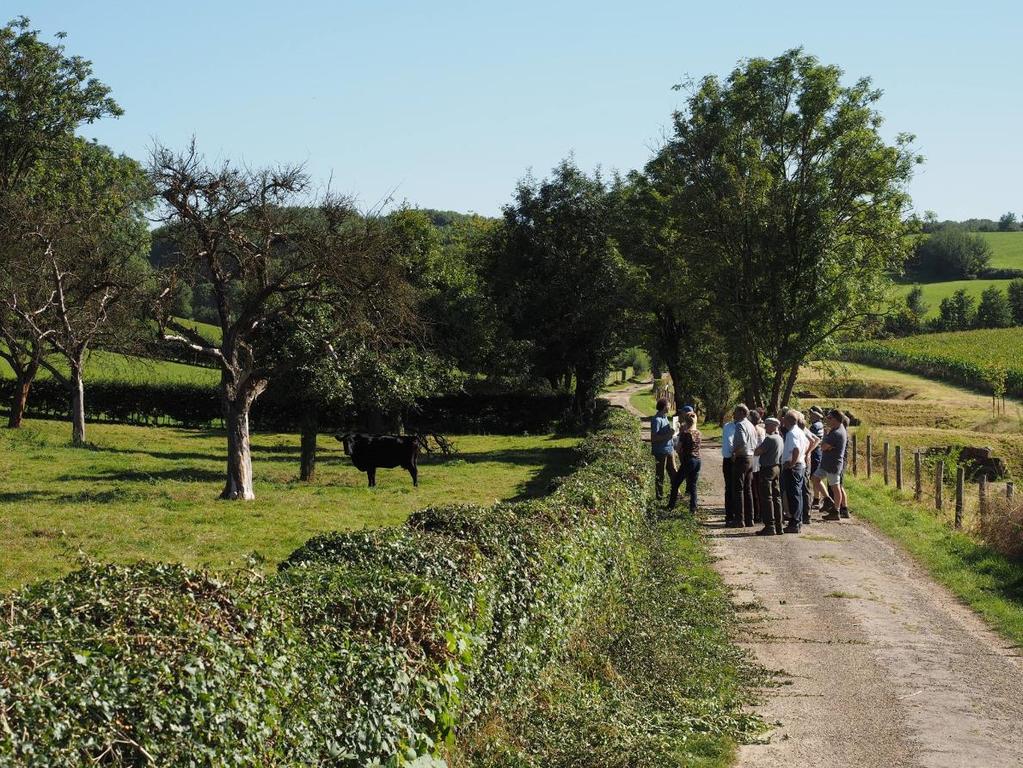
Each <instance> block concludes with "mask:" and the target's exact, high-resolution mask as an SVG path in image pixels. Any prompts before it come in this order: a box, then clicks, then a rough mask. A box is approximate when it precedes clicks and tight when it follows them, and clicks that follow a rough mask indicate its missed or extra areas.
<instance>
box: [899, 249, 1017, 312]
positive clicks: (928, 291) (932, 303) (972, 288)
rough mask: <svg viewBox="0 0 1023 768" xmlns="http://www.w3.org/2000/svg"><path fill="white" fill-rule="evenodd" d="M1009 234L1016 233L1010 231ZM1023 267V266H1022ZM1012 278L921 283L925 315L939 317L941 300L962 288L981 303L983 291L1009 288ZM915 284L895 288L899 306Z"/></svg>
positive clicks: (903, 302)
mask: <svg viewBox="0 0 1023 768" xmlns="http://www.w3.org/2000/svg"><path fill="white" fill-rule="evenodd" d="M1008 234H1015V233H1014V232H1013V233H1008ZM1020 268H1021V269H1023V267H1020ZM1010 282H1012V281H1011V280H950V281H948V282H947V283H921V284H920V288H921V289H922V290H923V296H924V303H925V304H927V314H926V315H925V317H927V318H928V319H930V318H933V317H937V316H938V310H939V308H940V307H941V300H942V299H947V298H948V297H949V296H951V295H952V294H953V293H955V292H956V291H958V290H959V289H960V288H962V289H963V290H965V291H966V293H967V294H968V295H970V296H972V297H973V298H974V299H976V300H977V303H980V294H981V293H983V292H984V291H985V290H986V289H987V288H989V287H991V286H992V285H993V286H995V287H997V288H1000V289H1002V290H1003V291H1004V290H1006V289H1007V288H1008V285H1009V283H1010ZM913 287H914V286H913V285H897V286H895V289H894V301H895V302H896V303H897V304H898V305H899V306H905V303H906V295H907V294H908V293H909V292H910V291H911V290H913Z"/></svg>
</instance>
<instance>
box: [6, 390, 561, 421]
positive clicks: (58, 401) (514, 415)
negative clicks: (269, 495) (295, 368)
mask: <svg viewBox="0 0 1023 768" xmlns="http://www.w3.org/2000/svg"><path fill="white" fill-rule="evenodd" d="M13 393H14V381H12V380H10V379H0V402H3V403H8V402H10V400H11V397H12V396H13ZM571 404H572V398H571V396H570V395H565V394H538V393H533V392H507V393H481V394H477V393H473V392H468V393H458V394H453V395H441V396H437V397H432V398H427V399H425V400H423V401H422V402H420V403H418V404H417V406H416V408H415V409H414V411H413V412H410V413H409V414H407V415H406V418H405V422H406V423H407V424H409V425H411V426H413V427H423V428H427V427H428V428H432V429H434V430H435V431H446V432H461V433H466V432H489V433H495V434H502V433H504V434H521V433H522V432H534V433H535V432H549V431H550V430H551V429H552V428H553V426H554V425H555V424H556V423H557V421H558V420H559V419H560V418H561V417H562V416H563V415H564V414H565V412H566V411H568V410H569V408H571ZM69 408H70V399H69V396H68V392H67V389H65V388H64V387H63V386H62V385H61V383H60V382H58V381H56V380H54V379H49V378H40V379H37V380H36V381H35V382H34V383H33V384H32V390H31V393H30V394H29V398H28V408H27V413H28V416H30V417H32V418H40V417H42V418H59V419H67V418H69V417H70V410H69ZM304 410H305V408H304V404H303V403H301V402H296V401H295V400H294V399H292V398H291V393H290V392H288V391H287V388H286V387H279V388H271V389H269V390H268V391H267V392H266V393H265V394H264V395H263V396H262V397H260V398H259V399H258V400H256V402H255V404H254V405H253V406H252V416H251V424H252V426H253V428H255V429H274V430H282V431H295V430H298V429H299V428H300V425H301V421H302V417H303V416H304ZM85 415H86V418H87V419H89V420H90V421H114V422H119V423H125V424H159V423H161V422H164V423H165V422H168V421H169V422H171V423H174V424H180V425H182V426H187V427H205V426H210V425H213V424H219V423H220V418H221V406H220V397H219V394H218V392H217V389H216V388H215V387H208V386H203V385H201V384H184V383H180V384H179V383H165V384H138V383H132V382H121V381H108V380H97V381H86V382H85ZM357 416H358V415H357V414H355V413H352V412H344V411H340V410H334V411H330V410H328V411H326V412H324V413H322V414H321V416H320V425H321V427H322V428H323V429H331V428H334V429H342V428H347V427H349V426H351V425H353V424H356V423H358V420H357Z"/></svg>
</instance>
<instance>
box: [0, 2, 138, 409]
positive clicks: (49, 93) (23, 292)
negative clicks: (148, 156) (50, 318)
mask: <svg viewBox="0 0 1023 768" xmlns="http://www.w3.org/2000/svg"><path fill="white" fill-rule="evenodd" d="M62 37H63V35H58V38H62ZM109 94H110V89H109V88H108V87H107V86H105V85H104V84H103V83H102V82H100V81H99V80H98V79H96V78H95V77H94V76H93V73H92V66H91V64H90V63H89V62H88V61H86V60H85V59H83V58H81V57H79V56H71V55H68V54H67V52H66V51H65V49H64V46H63V45H62V44H59V43H58V44H56V45H54V44H50V43H47V42H44V41H43V40H42V39H41V38H40V33H39V31H38V30H34V29H32V28H31V25H30V23H29V21H28V19H26V18H24V17H22V18H18V19H15V20H14V21H12V22H9V23H8V24H6V25H5V26H2V27H0V358H3V359H4V360H6V361H7V362H8V363H9V364H10V366H11V368H12V370H13V371H14V374H15V377H16V378H17V386H16V387H15V393H14V398H13V400H12V402H11V412H10V417H9V421H8V423H9V425H10V426H11V427H17V426H20V424H21V420H22V416H23V414H24V411H25V403H26V401H27V399H28V394H29V389H30V388H31V386H32V381H33V380H34V379H35V376H36V373H37V372H38V371H39V369H40V366H41V362H42V360H43V358H44V357H45V355H46V353H47V351H48V350H47V347H46V345H45V344H44V340H45V337H46V336H48V334H47V333H46V329H45V328H44V329H43V330H38V329H37V328H38V326H39V325H40V324H41V325H42V326H45V325H46V323H45V322H43V321H42V319H41V318H42V316H43V315H45V314H46V313H47V312H48V311H49V310H50V308H51V307H52V303H51V297H52V289H51V287H50V285H49V280H48V279H47V275H46V270H45V269H44V266H45V265H44V264H43V263H42V262H41V261H40V260H39V259H38V258H37V257H36V256H37V254H34V253H33V252H32V243H30V241H29V238H28V233H29V232H30V231H31V229H32V228H33V225H32V223H31V222H29V221H28V220H26V218H25V214H26V213H36V211H34V210H33V209H32V208H31V207H28V208H26V207H25V206H24V202H25V200H24V194H25V193H26V190H27V188H30V187H31V186H32V185H33V184H35V183H36V182H37V181H38V178H37V177H38V171H39V167H40V165H42V164H51V165H56V166H66V167H70V163H71V161H72V160H73V154H74V150H75V147H76V142H75V139H74V132H75V130H76V128H78V126H80V125H82V124H83V123H91V122H93V121H95V120H97V119H99V118H102V117H104V116H109V115H113V116H116V115H120V114H121V108H120V107H119V106H118V105H117V104H116V103H115V102H114V101H113V99H111V98H110V95H109ZM23 317H28V318H29V319H30V320H31V322H29V323H25V322H23V320H22V318H23Z"/></svg>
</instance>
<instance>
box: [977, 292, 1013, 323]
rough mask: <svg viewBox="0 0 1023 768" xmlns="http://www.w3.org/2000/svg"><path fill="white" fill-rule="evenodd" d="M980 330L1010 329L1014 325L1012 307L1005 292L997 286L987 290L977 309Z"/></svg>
mask: <svg viewBox="0 0 1023 768" xmlns="http://www.w3.org/2000/svg"><path fill="white" fill-rule="evenodd" d="M976 323H977V327H978V328H1008V327H1009V326H1010V325H1012V306H1011V305H1010V304H1009V297H1008V296H1007V295H1006V293H1005V291H1003V290H1002V289H1001V288H999V287H998V286H997V285H992V286H991V287H989V288H985V289H984V291H983V292H982V293H981V294H980V304H979V306H978V307H977V320H976Z"/></svg>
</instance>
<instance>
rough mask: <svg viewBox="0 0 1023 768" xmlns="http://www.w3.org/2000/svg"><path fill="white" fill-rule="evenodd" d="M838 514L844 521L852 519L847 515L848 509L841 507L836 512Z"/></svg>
mask: <svg viewBox="0 0 1023 768" xmlns="http://www.w3.org/2000/svg"><path fill="white" fill-rule="evenodd" d="M838 514H839V515H840V516H841V517H843V518H845V519H846V520H848V519H849V518H850V517H852V515H851V514H850V513H849V507H842V508H841V509H840V510H838Z"/></svg>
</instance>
